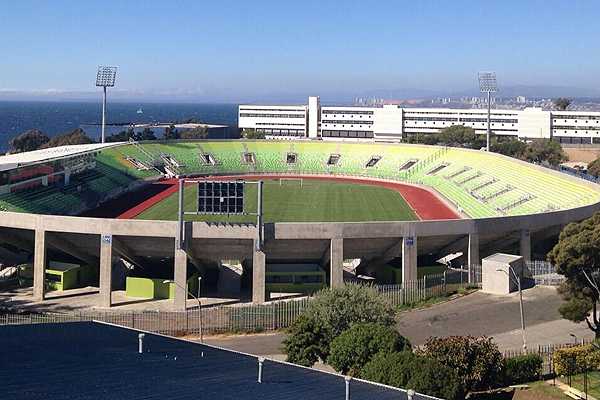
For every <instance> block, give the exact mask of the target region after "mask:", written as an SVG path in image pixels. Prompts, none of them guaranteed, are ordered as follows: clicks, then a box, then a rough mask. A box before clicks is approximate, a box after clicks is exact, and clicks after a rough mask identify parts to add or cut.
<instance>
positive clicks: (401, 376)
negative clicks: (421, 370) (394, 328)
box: [358, 351, 418, 388]
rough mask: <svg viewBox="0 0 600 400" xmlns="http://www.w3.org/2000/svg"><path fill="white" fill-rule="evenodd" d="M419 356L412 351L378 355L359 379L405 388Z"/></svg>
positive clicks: (364, 369) (365, 367) (365, 368)
mask: <svg viewBox="0 0 600 400" xmlns="http://www.w3.org/2000/svg"><path fill="white" fill-rule="evenodd" d="M416 360H418V358H417V356H416V355H414V354H413V353H412V352H410V351H402V352H400V353H389V354H386V353H378V354H376V355H375V356H374V357H373V358H372V359H371V361H369V362H368V363H367V364H366V365H365V366H364V367H363V368H362V369H361V371H360V373H359V375H358V376H359V377H360V378H362V379H366V380H369V381H373V382H379V383H383V384H384V385H390V386H395V387H399V388H405V387H406V384H407V383H408V381H409V380H410V377H411V371H412V370H413V369H414V368H416V367H417V366H415V365H414V364H415V361H416Z"/></svg>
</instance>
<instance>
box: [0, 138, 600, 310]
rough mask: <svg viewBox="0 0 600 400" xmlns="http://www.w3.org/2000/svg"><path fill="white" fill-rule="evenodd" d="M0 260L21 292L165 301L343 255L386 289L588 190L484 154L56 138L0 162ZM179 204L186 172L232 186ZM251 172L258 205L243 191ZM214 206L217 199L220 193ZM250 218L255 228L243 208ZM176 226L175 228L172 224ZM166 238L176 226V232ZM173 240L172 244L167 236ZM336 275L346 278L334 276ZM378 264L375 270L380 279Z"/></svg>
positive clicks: (311, 278)
mask: <svg viewBox="0 0 600 400" xmlns="http://www.w3.org/2000/svg"><path fill="white" fill-rule="evenodd" d="M0 168H1V169H2V178H1V181H0V193H2V194H0V207H1V209H2V212H1V213H0V226H1V228H0V237H1V243H2V244H3V245H2V248H1V251H0V257H1V258H2V260H3V262H4V263H5V264H10V263H11V262H12V263H13V264H14V263H16V262H18V261H19V262H25V264H27V265H29V267H27V268H25V269H24V271H22V272H21V273H22V275H23V277H25V278H28V279H30V281H31V284H32V285H33V296H34V299H35V300H36V301H41V300H43V299H44V297H45V294H46V292H47V291H48V290H50V289H54V290H67V289H69V288H74V287H78V286H82V285H83V286H90V285H91V286H97V287H98V288H99V290H98V293H99V294H98V295H94V296H96V297H97V299H98V300H97V301H96V305H98V306H101V307H110V306H111V305H112V304H113V301H112V292H113V291H114V290H122V289H124V290H125V291H126V293H127V295H128V296H131V297H132V298H139V297H147V298H172V299H174V301H173V305H174V307H175V308H176V309H183V308H185V307H186V297H187V294H186V288H187V289H188V290H189V291H192V292H194V290H197V289H198V288H197V287H196V286H194V285H197V282H198V280H197V278H198V277H201V278H202V285H203V290H207V291H208V292H210V293H215V294H216V295H219V294H220V293H222V292H227V291H228V290H231V287H232V286H236V289H235V290H234V291H236V292H238V293H239V292H240V290H242V291H243V289H244V288H245V289H247V290H248V291H249V293H250V294H251V299H252V301H253V302H255V303H262V302H265V301H267V300H268V298H269V292H276V291H277V292H297V291H301V292H302V291H312V290H316V289H318V288H320V287H323V286H327V285H329V286H332V287H335V286H337V285H341V284H342V283H343V281H344V279H345V274H346V278H347V277H348V272H349V265H351V267H352V270H353V271H352V272H353V273H355V274H357V275H358V274H364V275H369V276H371V277H375V278H376V279H382V278H381V277H383V276H384V275H386V274H387V275H389V273H387V272H385V271H388V270H389V268H392V267H390V265H392V266H393V268H394V271H395V272H393V273H392V275H393V276H394V277H398V278H388V279H392V283H401V282H408V281H411V280H415V279H417V277H418V276H420V273H419V268H420V267H425V266H431V265H433V264H434V260H436V259H439V258H441V257H445V256H448V255H450V254H458V255H459V256H457V257H458V258H457V260H458V261H457V262H458V263H459V264H460V265H461V266H462V267H463V268H469V267H470V266H475V265H479V264H480V262H481V261H480V260H481V258H482V257H484V256H486V255H489V254H493V253H496V252H499V251H508V252H512V253H519V254H520V255H522V256H523V257H524V258H525V259H526V260H529V259H531V254H532V249H534V248H535V247H536V246H537V245H540V246H541V245H543V243H544V242H545V241H546V240H547V239H549V238H550V239H551V238H553V237H554V238H555V237H556V235H557V234H558V232H559V231H560V229H561V228H562V227H563V226H564V225H566V224H568V223H569V222H573V221H579V220H582V219H584V218H587V217H589V216H591V215H592V214H593V213H594V212H596V211H598V210H599V209H600V190H599V189H598V187H597V185H596V184H594V183H591V182H588V181H585V180H583V179H580V178H577V177H574V176H571V175H567V174H565V173H562V172H558V171H555V170H552V169H548V168H545V167H542V166H538V165H534V164H529V163H526V162H523V161H520V160H516V159H513V158H509V157H506V156H502V155H499V154H494V153H488V152H483V151H476V150H468V149H462V148H448V147H440V146H425V145H410V144H391V143H380V142H366V143H357V142H347V141H346V142H344V141H339V142H336V141H317V140H283V141H277V140H267V141H265V140H257V141H252V140H203V141H150V142H129V143H107V144H90V145H76V146H63V147H60V148H54V149H45V150H37V151H33V152H28V153H21V154H14V155H7V156H3V157H0ZM180 178H185V179H186V181H187V182H188V183H187V184H186V189H185V191H184V194H183V198H182V200H181V201H182V202H183V204H184V208H185V209H186V210H190V211H191V210H194V208H195V207H196V204H197V201H198V197H197V196H198V187H199V185H197V184H194V182H193V181H195V180H200V181H202V180H204V181H210V182H219V181H227V182H231V181H238V182H241V181H244V182H247V183H248V184H246V185H245V186H244V196H243V197H244V204H243V210H244V212H243V213H241V214H235V215H228V214H227V213H223V212H216V210H215V212H213V213H204V214H195V215H191V216H187V218H186V220H185V221H184V223H183V225H182V226H180V225H179V224H178V222H177V218H178V205H179V199H178V183H179V179H180ZM257 181H262V182H264V183H263V193H262V201H260V200H259V197H258V196H257V185H252V184H250V183H252V182H257ZM221 201H222V199H221ZM259 202H260V203H261V206H262V216H263V217H262V218H263V221H264V223H257V222H256V221H257V219H256V216H255V214H256V212H257V208H258V203H259ZM182 231H183V233H182ZM180 235H181V236H180ZM182 237H185V238H186V239H185V243H184V242H183V241H180V240H178V239H179V238H182ZM345 270H346V272H345ZM384 272H385V273H384Z"/></svg>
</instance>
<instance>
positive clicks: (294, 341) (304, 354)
mask: <svg viewBox="0 0 600 400" xmlns="http://www.w3.org/2000/svg"><path fill="white" fill-rule="evenodd" d="M320 326H321V325H320V324H318V323H317V321H316V320H315V319H314V318H313V317H312V316H309V315H305V314H303V315H300V316H299V317H298V318H297V319H296V321H295V322H294V323H293V324H292V326H291V327H290V328H289V330H288V337H287V339H285V341H284V342H283V344H284V348H285V352H286V354H287V360H288V361H289V362H292V363H295V364H300V365H304V366H307V367H310V366H312V365H313V364H314V363H316V362H317V361H319V358H321V359H325V358H326V357H325V355H324V351H325V350H324V349H325V348H327V346H328V343H327V342H326V341H325V336H326V335H325V332H324V331H323V330H322V329H321V328H320Z"/></svg>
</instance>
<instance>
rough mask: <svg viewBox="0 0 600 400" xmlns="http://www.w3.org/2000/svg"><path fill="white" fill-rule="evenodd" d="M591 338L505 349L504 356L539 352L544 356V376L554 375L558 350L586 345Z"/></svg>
mask: <svg viewBox="0 0 600 400" xmlns="http://www.w3.org/2000/svg"><path fill="white" fill-rule="evenodd" d="M591 342H592V341H591V340H586V339H582V340H581V341H578V342H577V343H559V344H546V345H538V347H537V348H533V349H527V350H526V351H525V350H523V349H519V350H505V351H504V353H503V356H504V358H506V359H508V358H514V357H518V356H522V355H526V354H537V355H539V356H540V357H541V358H542V375H543V376H554V363H553V355H554V352H555V351H556V350H560V349H565V348H569V347H573V346H579V345H585V344H589V343H591Z"/></svg>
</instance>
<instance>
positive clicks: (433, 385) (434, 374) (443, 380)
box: [406, 357, 465, 400]
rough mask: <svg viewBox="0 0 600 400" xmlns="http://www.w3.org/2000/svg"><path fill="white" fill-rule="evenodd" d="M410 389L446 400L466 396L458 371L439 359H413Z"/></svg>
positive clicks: (454, 399)
mask: <svg viewBox="0 0 600 400" xmlns="http://www.w3.org/2000/svg"><path fill="white" fill-rule="evenodd" d="M413 366H414V367H413V368H412V371H411V373H410V379H409V381H408V383H407V384H406V387H407V388H408V389H413V390H415V391H417V392H419V393H423V394H427V395H430V396H435V397H439V398H441V399H446V400H461V399H464V397H465V392H464V389H463V385H462V382H461V380H460V378H459V377H458V375H457V374H456V372H455V371H454V370H452V369H451V368H449V367H447V366H446V365H443V364H442V363H440V362H439V361H436V360H434V359H430V358H423V357H420V358H419V359H417V360H416V361H413Z"/></svg>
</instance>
